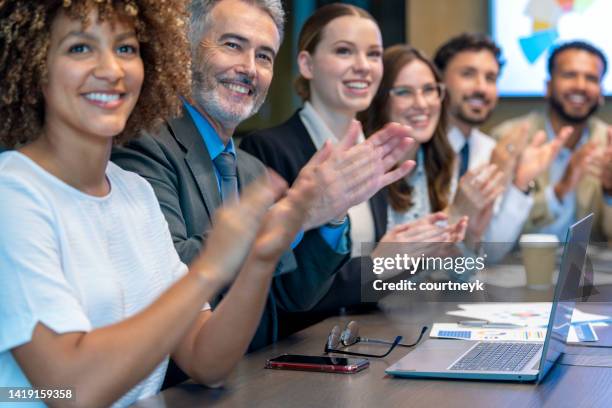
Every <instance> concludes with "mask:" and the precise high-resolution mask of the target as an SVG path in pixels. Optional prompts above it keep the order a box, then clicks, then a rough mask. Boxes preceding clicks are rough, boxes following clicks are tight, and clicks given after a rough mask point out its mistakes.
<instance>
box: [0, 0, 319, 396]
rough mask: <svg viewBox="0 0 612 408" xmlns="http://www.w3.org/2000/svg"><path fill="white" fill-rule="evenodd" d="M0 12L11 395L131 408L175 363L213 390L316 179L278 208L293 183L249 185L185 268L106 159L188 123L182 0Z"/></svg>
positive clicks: (2, 372)
mask: <svg viewBox="0 0 612 408" xmlns="http://www.w3.org/2000/svg"><path fill="white" fill-rule="evenodd" d="M0 15H2V20H0V32H2V33H3V35H2V37H1V39H0V77H1V78H2V80H3V87H2V98H0V117H2V121H1V123H0V144H2V145H5V146H8V147H11V148H15V149H16V150H14V151H10V152H4V153H2V154H0V231H2V233H1V234H0V324H1V327H0V367H1V369H0V385H2V386H4V387H11V388H16V387H26V388H30V387H32V386H34V387H36V388H37V389H38V391H37V394H35V395H34V396H40V397H41V398H43V399H44V401H45V402H46V403H50V404H65V403H66V401H65V400H66V399H70V400H71V401H70V402H71V403H72V404H73V405H76V406H84V407H94V406H109V405H111V404H114V405H115V406H127V405H129V404H131V403H133V402H134V401H136V400H138V399H140V398H144V397H147V396H150V395H153V394H155V393H157V392H158V391H159V388H160V386H161V383H162V380H163V378H164V372H165V370H166V366H167V364H168V356H169V355H170V354H172V356H173V358H174V360H175V361H177V362H178V363H179V365H180V366H181V368H182V369H183V370H184V371H185V372H187V373H189V374H190V376H191V377H192V378H194V379H195V380H196V381H199V382H202V383H205V384H209V385H215V384H219V383H220V382H222V381H223V380H224V378H225V377H226V376H227V375H228V373H229V372H230V370H231V369H232V367H233V366H234V365H235V364H236V362H237V361H238V360H239V359H240V358H241V357H242V355H243V353H244V352H245V350H246V348H247V346H248V343H249V342H250V339H251V337H252V335H253V332H254V331H255V328H256V325H257V322H258V321H259V315H260V314H261V310H262V308H263V305H264V303H265V298H266V297H265V293H266V291H267V286H268V285H269V284H270V279H271V275H272V273H273V270H274V266H275V265H276V262H277V261H278V259H279V257H280V255H281V253H282V252H283V250H284V249H285V248H286V247H288V246H289V243H290V241H291V239H293V237H294V236H295V234H296V233H297V230H298V228H299V226H300V225H301V224H302V223H303V221H304V215H305V211H306V209H307V206H308V205H309V204H310V203H311V202H312V197H313V192H314V188H315V186H314V182H312V181H310V180H305V181H304V183H302V185H301V186H299V187H296V188H292V189H291V190H289V191H288V194H287V195H286V197H285V198H283V199H282V200H281V202H279V203H278V204H277V205H275V206H273V207H272V209H270V210H268V208H269V207H270V206H271V204H272V203H273V202H274V200H275V197H278V196H280V195H281V194H283V193H284V190H285V184H284V183H283V182H282V181H279V180H277V179H276V180H270V181H264V180H262V181H261V182H259V183H256V184H258V185H257V186H255V187H254V188H253V189H251V190H250V191H248V192H245V194H243V195H242V197H241V202H240V203H239V204H238V203H236V204H233V205H231V206H230V207H229V208H228V209H225V210H221V211H218V212H217V214H216V216H217V217H216V222H215V228H214V229H213V231H211V237H210V241H209V244H208V245H207V246H206V248H205V250H204V251H203V253H202V254H201V255H200V256H199V257H198V258H197V259H196V260H195V261H194V262H193V263H192V264H191V265H190V267H189V268H187V266H185V265H184V264H182V263H181V262H180V260H179V257H178V255H177V253H176V250H175V249H174V246H173V243H172V239H171V237H170V233H169V231H168V226H167V224H166V221H165V219H164V216H163V214H162V213H161V210H160V208H159V204H158V202H157V200H156V198H155V195H154V193H153V190H152V188H151V186H150V185H149V184H148V183H147V182H146V181H145V180H144V179H142V178H140V177H139V176H137V175H136V174H133V173H129V172H126V171H123V170H121V169H120V168H119V167H117V166H116V165H114V164H113V163H110V162H109V156H110V151H111V147H112V145H113V142H114V141H116V140H118V139H120V140H127V139H129V138H130V137H134V136H135V135H136V134H137V133H138V132H139V131H141V130H151V128H152V127H154V126H155V124H157V123H160V122H161V120H162V119H163V118H164V117H172V116H174V115H177V114H179V113H180V108H181V102H180V100H179V99H178V98H177V97H176V95H181V94H183V95H188V94H189V91H190V74H191V73H190V72H189V46H188V42H187V39H186V35H185V32H184V24H183V22H184V21H185V19H186V11H185V5H184V2H183V1H179V0H176V1H173V0H167V1H165V2H164V3H163V4H161V2H157V1H148V0H130V1H126V2H120V1H113V2H111V1H105V0H97V1H95V2H94V1H89V0H87V1H85V0H81V1H74V0H73V1H68V0H64V1H59V0H57V1H45V2H32V1H21V0H18V1H10V2H0ZM262 220H263V221H262ZM236 237H240V239H236ZM238 271H240V273H238ZM236 275H238V276H237V278H236V281H235V283H234V284H233V285H232V287H231V289H230V290H229V291H228V293H227V296H226V297H225V298H224V301H223V302H222V303H221V304H220V305H219V307H218V308H217V309H215V311H214V312H212V311H211V310H210V308H209V307H208V306H207V301H208V300H209V299H211V298H213V296H214V295H215V294H216V293H217V292H218V291H219V290H221V289H223V288H224V287H226V286H227V284H229V283H230V282H231V281H232V280H233V279H234V277H235V276H236ZM252 288H257V289H258V290H259V292H261V295H260V296H258V294H257V293H254V292H255V291H253V290H251V289H252ZM245 292H246V293H248V294H249V296H244V293H245ZM21 395H22V394H19V393H15V394H14V395H12V398H13V399H14V400H15V401H17V400H19V397H20V396H21ZM28 396H31V395H30V394H28ZM9 398H11V395H9ZM38 405H43V404H42V402H40V403H39V404H38Z"/></svg>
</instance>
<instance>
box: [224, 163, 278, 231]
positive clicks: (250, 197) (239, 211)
mask: <svg viewBox="0 0 612 408" xmlns="http://www.w3.org/2000/svg"><path fill="white" fill-rule="evenodd" d="M286 191H287V182H286V181H285V180H283V178H282V177H281V176H279V175H278V174H277V173H276V172H274V171H273V170H270V169H268V171H267V173H266V174H265V175H264V176H261V177H259V178H258V179H257V180H255V181H254V182H253V183H251V184H249V186H248V187H247V188H245V189H244V191H243V192H242V193H241V194H240V200H236V201H234V202H233V203H230V204H229V205H224V208H226V209H228V210H229V211H231V212H233V213H235V214H236V215H237V216H238V217H239V218H241V219H242V217H248V218H247V219H253V220H261V219H262V217H263V215H264V214H265V213H266V211H267V210H268V208H270V206H271V205H272V204H274V202H275V201H276V200H278V199H279V198H280V197H281V196H283V194H284V193H285V192H286Z"/></svg>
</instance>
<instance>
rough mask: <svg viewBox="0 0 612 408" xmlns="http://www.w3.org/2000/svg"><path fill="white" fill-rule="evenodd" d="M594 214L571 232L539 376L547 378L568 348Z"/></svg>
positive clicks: (576, 225) (564, 252)
mask: <svg viewBox="0 0 612 408" xmlns="http://www.w3.org/2000/svg"><path fill="white" fill-rule="evenodd" d="M592 224H593V214H590V215H588V216H586V217H584V218H583V219H581V220H580V221H578V222H577V223H575V224H574V225H572V226H571V227H570V228H569V230H568V232H567V242H566V244H565V248H564V250H563V258H562V260H561V268H560V270H559V278H558V279H557V286H556V287H555V294H554V296H553V302H552V309H551V311H550V320H549V321H548V330H547V332H546V339H545V342H544V349H543V350H542V355H543V356H544V358H543V359H542V360H541V363H540V373H539V377H538V380H541V379H542V378H544V376H545V375H546V373H547V372H548V370H550V368H551V367H552V365H553V364H554V363H555V361H556V360H557V358H559V356H560V355H561V354H562V353H563V352H564V351H565V342H566V340H567V334H568V332H569V328H570V324H571V320H572V313H573V312H574V306H575V305H576V300H577V299H579V298H580V279H581V278H582V270H583V267H584V260H585V257H586V252H587V247H588V245H589V236H590V235H591V226H592Z"/></svg>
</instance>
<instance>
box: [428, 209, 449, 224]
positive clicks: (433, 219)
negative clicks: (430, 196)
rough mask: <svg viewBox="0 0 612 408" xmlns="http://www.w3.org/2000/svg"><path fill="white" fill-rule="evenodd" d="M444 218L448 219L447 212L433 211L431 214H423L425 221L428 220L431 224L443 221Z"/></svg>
mask: <svg viewBox="0 0 612 408" xmlns="http://www.w3.org/2000/svg"><path fill="white" fill-rule="evenodd" d="M445 220H448V214H446V213H444V212H442V211H438V212H435V213H433V214H429V215H427V216H425V221H426V222H429V223H431V224H435V223H437V222H440V221H445Z"/></svg>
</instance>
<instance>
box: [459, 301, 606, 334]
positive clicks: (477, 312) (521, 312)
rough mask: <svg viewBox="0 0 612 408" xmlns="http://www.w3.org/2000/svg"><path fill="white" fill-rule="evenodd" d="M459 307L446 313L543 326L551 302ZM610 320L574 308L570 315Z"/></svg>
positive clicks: (577, 320)
mask: <svg viewBox="0 0 612 408" xmlns="http://www.w3.org/2000/svg"><path fill="white" fill-rule="evenodd" d="M459 308H460V309H461V310H453V311H450V312H447V314H449V315H452V316H460V317H467V318H470V319H478V320H484V321H488V322H493V323H511V324H516V325H519V326H526V327H541V328H545V327H546V326H547V325H548V319H549V317H550V309H551V308H552V303H550V302H537V303H468V304H461V305H459ZM611 321H612V318H611V317H610V316H605V315H598V314H593V313H585V312H582V311H580V310H578V309H574V314H573V315H572V323H582V322H591V323H592V322H611Z"/></svg>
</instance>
